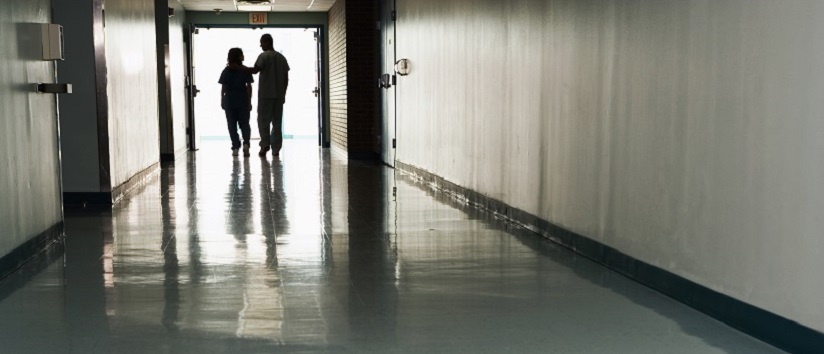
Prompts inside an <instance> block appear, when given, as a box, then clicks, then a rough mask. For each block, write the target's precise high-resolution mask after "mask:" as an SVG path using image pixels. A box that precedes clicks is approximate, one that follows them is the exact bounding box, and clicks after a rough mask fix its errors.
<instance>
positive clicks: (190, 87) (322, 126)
mask: <svg viewBox="0 0 824 354" xmlns="http://www.w3.org/2000/svg"><path fill="white" fill-rule="evenodd" d="M198 28H205V29H210V28H227V29H233V28H237V29H243V28H251V29H255V28H261V29H264V28H274V29H278V28H312V29H315V30H317V32H316V33H317V42H318V43H317V45H318V62H319V69H320V72H318V83H319V87H318V89H319V92H318V127H319V132H318V145H319V146H321V147H323V148H329V146H330V134H331V133H330V131H329V114H328V113H327V112H328V111H329V101H328V99H327V96H328V92H329V89H328V83H327V77H328V76H327V75H328V73H329V64H328V60H326V58H327V57H328V54H329V53H328V50H329V49H328V45H327V33H326V28H327V26H326V25H324V24H300V25H293V24H289V25H278V24H273V25H249V24H203V23H192V24H189V30H188V31H186V37H187V40H188V42H187V43H186V58H187V61H188V62H187V63H186V73H187V82H186V88H187V91H188V97H189V99H187V102H186V107H187V108H188V111H189V117H188V119H187V127H186V134H188V135H187V139H188V141H189V142H190V146H189V149H190V150H193V151H194V150H197V142H195V141H194V140H197V139H195V137H196V136H197V131H196V130H195V128H196V126H195V109H194V104H195V101H194V95H193V94H194V93H196V92H197V91H196V90H197V82H196V81H195V80H194V79H193V77H192V75H193V74H194V57H193V53H194V52H193V49H194V43H193V42H194V33H196V30H197V29H198ZM193 147H194V148H193Z"/></svg>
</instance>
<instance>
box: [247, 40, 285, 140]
mask: <svg viewBox="0 0 824 354" xmlns="http://www.w3.org/2000/svg"><path fill="white" fill-rule="evenodd" d="M260 48H261V49H263V53H260V55H259V56H258V58H257V61H255V67H253V68H246V71H248V72H250V73H252V74H257V73H260V77H259V78H258V107H257V111H258V119H257V121H258V131H259V133H260V152H259V153H258V155H260V156H266V152H268V151H269V149H270V145H271V143H272V142H271V140H272V138H274V144H275V146H274V147H272V155H277V154H279V153H280V149H281V148H282V147H283V129H282V127H283V103H284V102H286V87H287V86H289V63H288V62H286V57H284V56H283V54H280V53H278V52H277V51H275V48H274V46H273V41H272V35H270V34H268V33H267V34H264V35H262V36H260ZM270 125H271V129H272V130H271V133H270V130H269V129H270V128H269V126H270Z"/></svg>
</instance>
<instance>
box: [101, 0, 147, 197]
mask: <svg viewBox="0 0 824 354" xmlns="http://www.w3.org/2000/svg"><path fill="white" fill-rule="evenodd" d="M154 14H155V13H154V0H106V63H107V71H108V77H109V84H108V87H107V93H108V95H109V146H110V154H109V155H110V161H111V179H112V187H113V188H115V187H118V186H120V185H122V184H123V183H124V182H126V181H128V180H129V179H130V178H131V177H133V176H134V175H135V174H137V173H139V172H141V171H143V170H145V169H146V168H148V167H151V166H152V165H153V164H155V163H157V162H158V161H159V160H160V148H159V136H158V113H157V112H158V104H157V89H158V86H157V80H158V77H157V57H156V50H155V45H156V37H155V18H154Z"/></svg>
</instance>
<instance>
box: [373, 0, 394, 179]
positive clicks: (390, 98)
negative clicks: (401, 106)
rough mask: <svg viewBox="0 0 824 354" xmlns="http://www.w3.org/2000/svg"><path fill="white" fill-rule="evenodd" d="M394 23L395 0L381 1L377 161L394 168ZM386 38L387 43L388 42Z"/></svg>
mask: <svg viewBox="0 0 824 354" xmlns="http://www.w3.org/2000/svg"><path fill="white" fill-rule="evenodd" d="M397 25H398V23H397V2H396V0H381V1H380V34H379V36H380V41H381V47H380V54H381V57H380V63H381V64H380V72H379V78H378V83H379V85H381V91H380V92H381V98H380V99H381V160H382V161H383V163H385V164H386V165H388V166H391V167H395V158H396V157H397V153H396V152H397V135H398V134H397V126H398V118H397V117H398V99H397V98H398V93H397V83H398V79H397V73H395V70H394V66H395V60H397V56H398V52H397V46H398V41H397V33H398V31H397ZM390 32H391V33H390ZM390 38H391V43H389V42H388V40H389V39H390ZM390 57H391V58H390ZM384 75H388V76H387V78H389V80H382V77H383V76H384ZM387 81H388V82H387Z"/></svg>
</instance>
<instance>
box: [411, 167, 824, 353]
mask: <svg viewBox="0 0 824 354" xmlns="http://www.w3.org/2000/svg"><path fill="white" fill-rule="evenodd" d="M395 167H396V168H397V169H398V170H400V171H402V172H404V173H407V174H409V175H412V176H413V177H414V178H415V179H418V180H421V181H423V182H425V183H426V184H428V185H429V186H430V187H431V188H434V189H436V190H438V191H440V192H444V193H446V194H449V195H451V196H453V197H456V198H458V199H461V200H464V201H466V202H468V203H469V204H471V205H474V206H475V207H478V208H480V209H483V210H486V211H487V212H491V213H494V214H496V216H499V217H502V218H504V219H508V220H510V221H512V222H514V223H516V224H518V225H521V226H523V227H525V228H527V229H529V230H531V231H533V232H535V233H537V234H539V235H541V236H543V237H546V238H548V239H550V240H552V241H553V242H555V243H558V244H560V245H561V246H563V247H565V248H568V249H570V250H572V251H573V252H575V253H577V254H580V255H581V256H584V257H586V258H589V259H591V260H593V261H595V262H597V263H600V264H603V265H604V266H606V267H608V268H610V269H612V270H614V271H616V272H618V273H620V274H622V275H624V276H626V277H628V278H630V279H632V280H634V281H636V282H638V283H641V284H643V285H645V286H647V287H649V288H652V289H655V290H656V291H659V292H661V293H662V294H665V295H667V296H669V297H671V298H673V299H675V300H677V301H680V302H682V303H684V304H686V305H688V306H690V307H692V308H694V309H696V310H698V311H701V312H703V313H705V314H707V315H709V316H711V317H713V318H715V319H717V320H719V321H721V322H724V323H725V324H727V325H729V326H731V327H733V328H736V329H738V330H739V331H741V332H744V333H746V334H749V335H751V336H753V337H755V338H757V339H759V340H762V341H764V342H767V343H769V344H771V345H774V346H776V347H778V348H781V349H783V350H787V351H789V352H792V353H821V351H822V348H824V333H821V332H818V331H816V330H814V329H811V328H808V327H805V326H803V325H801V324H799V323H798V322H795V321H793V320H790V319H787V318H785V317H782V316H779V315H776V314H774V313H772V312H769V311H766V310H764V309H761V308H758V307H755V306H753V305H750V304H747V303H745V302H743V301H740V300H737V299H735V298H733V297H730V296H728V295H724V294H721V293H719V292H717V291H715V290H712V289H710V288H707V287H705V286H703V285H701V284H698V283H695V282H693V281H690V280H687V279H685V278H683V277H681V276H678V275H676V274H674V273H671V272H668V271H666V270H664V269H661V268H659V267H656V266H653V265H650V264H648V263H645V262H642V261H640V260H638V259H635V258H633V257H631V256H629V255H626V254H624V253H622V252H620V251H618V250H616V249H614V248H612V247H609V246H607V245H604V244H602V243H600V242H597V241H594V240H592V239H590V238H587V237H585V236H583V235H579V234H576V233H574V232H571V231H569V230H566V229H564V228H562V227H559V226H557V225H555V224H553V223H551V222H549V221H546V220H543V219H541V218H539V217H537V216H535V215H532V214H530V213H528V212H525V211H523V210H520V209H517V208H514V207H512V206H510V205H508V204H506V203H503V202H501V201H498V200H496V199H493V198H490V197H487V196H485V195H483V194H480V193H478V192H475V191H472V190H470V189H467V188H464V187H461V186H459V185H457V184H455V183H452V182H449V181H447V180H445V179H444V178H442V177H440V176H438V175H435V174H433V173H431V172H428V171H426V170H423V169H421V168H418V167H415V166H412V165H409V164H405V163H403V162H400V161H395Z"/></svg>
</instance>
